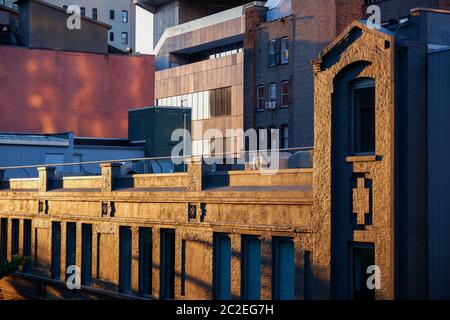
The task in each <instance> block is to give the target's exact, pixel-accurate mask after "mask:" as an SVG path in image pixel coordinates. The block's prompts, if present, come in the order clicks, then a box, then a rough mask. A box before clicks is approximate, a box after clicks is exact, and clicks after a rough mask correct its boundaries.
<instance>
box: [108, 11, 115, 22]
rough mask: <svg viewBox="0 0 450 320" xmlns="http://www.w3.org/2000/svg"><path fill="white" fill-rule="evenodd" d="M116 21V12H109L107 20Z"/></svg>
mask: <svg viewBox="0 0 450 320" xmlns="http://www.w3.org/2000/svg"><path fill="white" fill-rule="evenodd" d="M115 19H116V11H115V10H112V9H111V10H109V20H115Z"/></svg>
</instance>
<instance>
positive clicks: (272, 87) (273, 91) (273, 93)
mask: <svg viewBox="0 0 450 320" xmlns="http://www.w3.org/2000/svg"><path fill="white" fill-rule="evenodd" d="M269 99H270V101H271V102H273V101H276V100H277V87H276V85H275V84H274V83H272V84H271V85H270V90H269Z"/></svg>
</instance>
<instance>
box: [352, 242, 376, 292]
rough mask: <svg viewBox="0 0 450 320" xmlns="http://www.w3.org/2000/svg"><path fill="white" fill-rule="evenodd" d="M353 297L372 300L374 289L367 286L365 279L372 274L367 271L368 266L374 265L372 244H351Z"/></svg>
mask: <svg viewBox="0 0 450 320" xmlns="http://www.w3.org/2000/svg"><path fill="white" fill-rule="evenodd" d="M352 249H353V250H352V259H353V266H352V268H353V299H355V300H374V299H375V289H370V288H369V287H368V286H367V280H368V278H369V277H370V276H371V275H372V274H371V273H367V271H368V268H369V267H370V266H373V265H375V249H374V246H373V244H370V243H367V244H366V243H362V244H353V246H352Z"/></svg>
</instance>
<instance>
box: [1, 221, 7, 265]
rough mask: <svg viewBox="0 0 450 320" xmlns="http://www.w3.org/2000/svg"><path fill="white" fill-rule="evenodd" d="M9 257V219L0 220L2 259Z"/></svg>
mask: <svg viewBox="0 0 450 320" xmlns="http://www.w3.org/2000/svg"><path fill="white" fill-rule="evenodd" d="M7 258H8V219H7V218H1V220H0V260H6V259H7Z"/></svg>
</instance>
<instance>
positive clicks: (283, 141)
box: [280, 124, 289, 149]
mask: <svg viewBox="0 0 450 320" xmlns="http://www.w3.org/2000/svg"><path fill="white" fill-rule="evenodd" d="M285 130H287V132H285ZM280 131H281V132H280V149H289V125H287V124H283V125H281V127H280ZM286 133H287V134H286ZM286 141H287V144H286Z"/></svg>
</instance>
